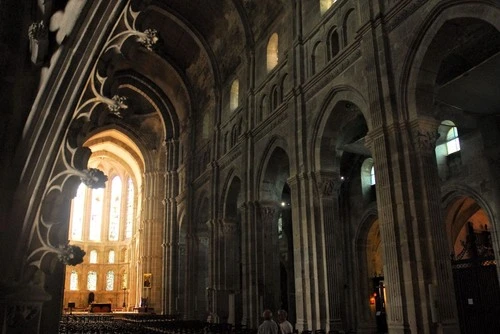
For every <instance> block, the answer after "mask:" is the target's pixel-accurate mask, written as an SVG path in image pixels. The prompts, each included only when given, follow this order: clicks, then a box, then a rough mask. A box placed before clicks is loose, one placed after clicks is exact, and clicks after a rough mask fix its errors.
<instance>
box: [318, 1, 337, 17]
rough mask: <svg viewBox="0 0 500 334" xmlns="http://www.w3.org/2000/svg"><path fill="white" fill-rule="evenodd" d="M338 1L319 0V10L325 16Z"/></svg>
mask: <svg viewBox="0 0 500 334" xmlns="http://www.w3.org/2000/svg"><path fill="white" fill-rule="evenodd" d="M335 1H337V0H319V9H320V12H321V15H323V14H324V13H325V12H326V11H327V10H328V9H330V7H331V6H332V5H333V4H334V3H335Z"/></svg>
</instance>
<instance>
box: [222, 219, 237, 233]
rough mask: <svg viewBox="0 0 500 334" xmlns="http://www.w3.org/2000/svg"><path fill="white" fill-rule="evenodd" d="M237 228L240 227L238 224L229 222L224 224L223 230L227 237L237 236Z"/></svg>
mask: <svg viewBox="0 0 500 334" xmlns="http://www.w3.org/2000/svg"><path fill="white" fill-rule="evenodd" d="M237 227H238V226H237V224H236V223H228V222H223V223H222V230H223V231H224V234H225V235H227V236H231V235H233V234H235V233H236V231H237Z"/></svg>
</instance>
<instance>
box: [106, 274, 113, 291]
mask: <svg viewBox="0 0 500 334" xmlns="http://www.w3.org/2000/svg"><path fill="white" fill-rule="evenodd" d="M114 287H115V273H114V272H113V271H108V272H107V273H106V291H113V290H114Z"/></svg>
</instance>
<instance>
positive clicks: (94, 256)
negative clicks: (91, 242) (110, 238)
mask: <svg viewBox="0 0 500 334" xmlns="http://www.w3.org/2000/svg"><path fill="white" fill-rule="evenodd" d="M89 261H90V263H97V251H96V250H91V251H90V256H89Z"/></svg>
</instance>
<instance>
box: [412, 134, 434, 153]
mask: <svg viewBox="0 0 500 334" xmlns="http://www.w3.org/2000/svg"><path fill="white" fill-rule="evenodd" d="M438 137H439V133H438V132H437V131H421V130H420V129H417V130H416V132H415V134H414V136H413V145H414V147H415V148H416V149H418V150H419V151H420V152H432V153H434V149H435V148H436V140H437V139H438Z"/></svg>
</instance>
